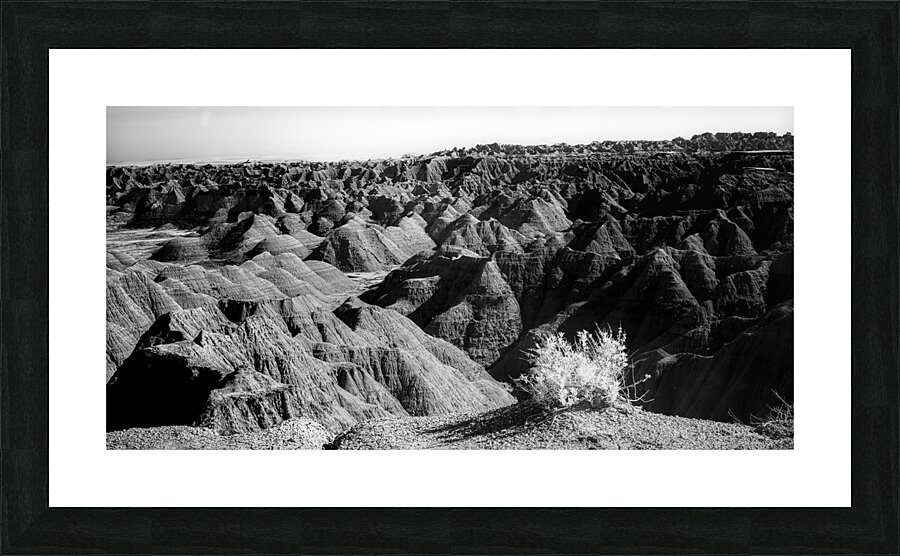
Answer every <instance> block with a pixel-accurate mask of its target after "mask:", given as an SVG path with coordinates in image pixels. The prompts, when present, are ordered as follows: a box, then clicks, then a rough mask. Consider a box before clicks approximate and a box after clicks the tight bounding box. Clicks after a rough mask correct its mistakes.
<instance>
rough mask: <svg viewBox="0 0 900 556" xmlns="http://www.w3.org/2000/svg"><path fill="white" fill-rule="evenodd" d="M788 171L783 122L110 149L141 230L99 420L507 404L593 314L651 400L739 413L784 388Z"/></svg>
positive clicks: (232, 419)
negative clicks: (254, 146) (373, 149)
mask: <svg viewBox="0 0 900 556" xmlns="http://www.w3.org/2000/svg"><path fill="white" fill-rule="evenodd" d="M793 169H794V168H793V137H792V136H791V135H790V134H786V135H783V136H778V135H775V134H774V133H754V134H742V133H718V134H709V133H707V134H702V135H695V136H694V137H692V138H690V139H682V138H676V139H673V140H672V141H604V142H594V143H591V144H588V145H574V146H569V145H564V144H560V145H549V146H531V147H522V146H515V145H478V146H475V147H473V148H470V149H451V150H447V151H441V152H438V153H432V154H431V155H429V156H420V157H406V158H401V159H391V160H372V161H354V162H338V163H315V162H290V163H289V162H285V163H245V164H230V165H212V164H179V165H153V166H146V167H116V166H110V167H108V168H107V183H106V187H107V190H106V195H107V214H108V222H107V225H108V230H109V232H108V234H126V235H127V234H136V236H135V237H140V238H149V239H146V242H145V244H141V245H146V250H145V251H139V250H136V247H135V246H136V245H139V243H137V242H135V241H133V238H132V236H128V237H127V238H126V239H127V241H125V240H123V241H121V242H118V243H117V242H115V241H109V238H110V237H113V236H111V235H108V245H109V247H108V252H107V321H108V328H107V378H108V379H110V381H109V387H108V394H109V399H110V412H111V413H110V414H111V415H112V418H111V419H112V420H111V421H110V427H111V428H121V427H123V426H137V425H144V426H146V425H156V424H190V423H197V422H207V423H214V424H216V426H218V427H219V428H221V429H223V430H229V431H241V430H255V429H258V428H265V427H268V426H271V425H273V424H277V423H278V422H281V421H282V420H284V419H286V418H289V417H291V416H296V415H304V416H308V417H310V418H312V419H315V420H316V421H318V422H320V423H322V424H323V425H325V426H326V428H329V429H331V430H340V429H342V428H344V427H346V426H348V425H349V424H352V423H353V422H357V421H360V420H364V419H367V418H371V417H378V416H386V415H432V414H440V413H447V412H454V411H471V410H484V409H487V408H491V407H499V406H502V405H505V404H508V403H512V401H513V398H512V397H511V396H509V395H508V393H506V391H505V390H504V389H503V388H501V387H500V385H499V384H498V383H497V381H506V380H509V379H510V378H513V377H516V376H518V375H520V374H521V373H522V372H524V371H526V370H528V368H529V365H530V359H529V355H528V354H529V350H530V349H531V348H532V347H533V346H534V345H535V341H536V339H538V338H539V337H540V336H541V335H543V334H548V333H554V332H557V331H559V332H563V333H565V334H566V335H567V336H569V337H574V335H575V333H576V332H577V331H579V330H583V329H593V328H594V327H596V326H600V327H611V328H614V329H615V328H618V327H619V326H621V327H622V328H623V330H624V331H625V332H626V334H627V336H628V339H627V344H628V348H629V350H630V351H631V353H632V356H631V359H632V362H633V364H634V373H635V375H636V376H637V377H643V376H644V375H645V374H649V375H651V379H650V380H648V381H646V382H643V383H642V384H641V387H642V388H647V389H648V390H649V392H648V394H649V395H648V396H647V398H648V399H652V401H650V402H649V403H647V404H646V405H645V409H648V410H651V411H656V412H661V413H669V414H676V415H683V416H689V417H700V418H706V419H716V420H731V419H733V418H734V417H738V418H740V419H748V418H749V417H750V416H751V415H754V414H760V413H762V412H764V411H765V410H766V407H767V406H768V405H775V404H777V403H779V401H778V398H777V397H776V396H775V392H777V394H778V396H780V397H781V398H784V399H785V400H787V401H792V399H793V223H794V208H793V194H794V184H793V181H794V180H793ZM145 228H154V229H153V230H142V229H145ZM167 234H168V235H167ZM170 236H171V237H170ZM117 237H118V236H117ZM154 237H156V238H163V239H162V240H159V242H158V244H155V243H153V238H154ZM368 273H371V274H368ZM365 277H369V278H366V279H367V280H369V281H368V282H365V283H364V284H363V286H360V284H361V283H362V282H360V280H361V279H362V278H365ZM160 369H164V370H166V371H165V372H162V371H160ZM148 392H150V393H152V396H150V397H149V398H147V396H148V394H147V393H148ZM141 393H143V394H141ZM141 396H143V398H142V397H141ZM155 396H158V397H155ZM163 397H166V398H168V399H171V400H175V401H176V402H177V404H176V405H178V408H177V410H173V411H172V412H170V413H166V414H158V413H154V412H156V411H158V410H159V407H161V406H160V404H159V403H158V400H160V399H162V398H163ZM136 400H137V401H136ZM173 403H175V402H173ZM141 412H144V413H141Z"/></svg>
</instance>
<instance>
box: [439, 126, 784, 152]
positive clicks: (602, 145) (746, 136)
mask: <svg viewBox="0 0 900 556" xmlns="http://www.w3.org/2000/svg"><path fill="white" fill-rule="evenodd" d="M758 150H785V151H793V150H794V136H793V135H792V134H790V133H786V134H784V135H778V134H776V133H774V132H771V131H757V132H756V133H742V132H740V131H735V132H732V133H702V134H699V135H694V136H693V137H691V138H690V139H685V138H684V137H676V138H675V139H672V140H668V141H643V140H633V141H594V142H592V143H589V144H587V145H569V144H567V143H556V144H553V145H527V146H523V145H502V144H498V143H491V144H490V145H475V146H474V147H471V148H454V149H449V150H444V151H437V152H434V153H431V155H432V156H452V155H457V156H473V155H484V154H498V153H503V154H506V155H513V154H591V153H603V152H606V153H633V152H658V151H668V152H685V153H695V152H703V151H711V152H721V151H758Z"/></svg>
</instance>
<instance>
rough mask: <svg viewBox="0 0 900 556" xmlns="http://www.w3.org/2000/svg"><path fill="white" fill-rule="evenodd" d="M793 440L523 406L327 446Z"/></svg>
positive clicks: (719, 445) (748, 430) (385, 427)
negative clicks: (557, 411) (549, 410)
mask: <svg viewBox="0 0 900 556" xmlns="http://www.w3.org/2000/svg"><path fill="white" fill-rule="evenodd" d="M793 446H794V442H793V436H792V435H791V436H783V435H782V436H778V435H771V436H766V435H764V434H760V433H758V432H755V431H754V429H753V428H752V427H749V426H745V425H740V424H732V423H721V422H717V421H705V420H700V419H686V418H683V417H674V416H669V415H660V414H656V413H649V412H645V411H641V410H639V409H635V408H631V407H624V408H610V409H605V410H594V409H571V410H567V411H562V412H559V413H555V414H548V413H542V412H539V411H536V410H534V409H532V408H529V407H528V406H525V405H523V404H516V405H513V406H510V407H505V408H501V409H497V410H494V411H489V412H487V413H480V414H471V413H469V414H456V415H448V416H442V417H415V418H402V419H381V420H377V421H368V422H365V423H360V424H358V425H356V426H354V427H353V428H351V429H350V430H349V431H347V432H346V433H344V434H342V435H340V436H338V437H337V438H336V439H335V441H334V443H333V444H332V445H331V446H329V448H332V449H339V450H389V449H401V450H428V449H432V450H448V449H450V450H535V449H550V450H784V449H793Z"/></svg>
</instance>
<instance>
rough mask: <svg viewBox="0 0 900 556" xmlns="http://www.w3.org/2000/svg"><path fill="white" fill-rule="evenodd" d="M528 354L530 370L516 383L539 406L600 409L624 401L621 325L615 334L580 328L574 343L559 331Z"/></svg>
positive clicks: (625, 365)
mask: <svg viewBox="0 0 900 556" xmlns="http://www.w3.org/2000/svg"><path fill="white" fill-rule="evenodd" d="M531 355H532V358H533V359H532V362H533V367H532V369H531V371H530V372H528V373H527V374H525V375H523V376H522V377H520V378H519V379H517V380H516V384H517V385H518V386H519V388H521V389H522V390H523V391H524V392H525V393H526V394H527V395H528V397H529V398H530V399H531V400H532V401H534V402H536V403H538V404H540V405H541V406H544V407H546V408H564V407H571V406H573V405H577V404H581V403H588V404H590V405H591V406H593V407H597V408H602V407H609V406H611V405H613V404H615V403H616V402H619V401H626V400H627V396H623V394H622V392H623V391H624V390H625V389H626V385H625V383H624V381H625V371H626V369H627V368H628V354H627V353H626V348H625V333H624V332H622V329H621V328H620V329H619V331H618V333H617V334H615V335H613V334H612V333H611V332H607V331H605V330H600V329H598V330H597V332H596V333H595V334H591V333H589V332H588V331H586V330H582V331H580V332H578V334H577V335H576V337H575V341H574V342H569V341H568V340H566V339H565V337H564V336H563V335H562V334H555V335H550V336H546V337H544V338H542V339H541V340H540V341H539V342H538V345H537V347H536V348H534V349H532V350H531ZM647 378H649V377H645V378H644V380H646V379H647ZM633 386H634V385H633V384H632V385H628V387H633Z"/></svg>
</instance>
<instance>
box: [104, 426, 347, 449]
mask: <svg viewBox="0 0 900 556" xmlns="http://www.w3.org/2000/svg"><path fill="white" fill-rule="evenodd" d="M332 436H333V435H332V434H331V433H329V432H328V431H327V430H325V428H324V427H322V425H320V424H318V423H316V422H315V421H310V420H309V419H303V418H298V419H291V420H288V421H285V422H283V423H281V424H279V425H277V426H275V427H272V428H270V429H266V430H264V431H261V432H254V433H244V434H234V435H230V436H220V435H219V433H217V432H216V431H214V430H213V429H207V428H200V427H181V426H177V427H154V428H148V429H126V430H121V431H114V432H109V433H106V449H107V450H321V449H322V446H323V445H324V444H326V443H328V442H329V441H330V440H331V437H332Z"/></svg>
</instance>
